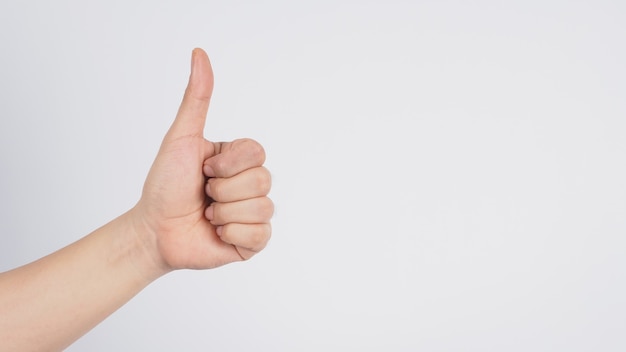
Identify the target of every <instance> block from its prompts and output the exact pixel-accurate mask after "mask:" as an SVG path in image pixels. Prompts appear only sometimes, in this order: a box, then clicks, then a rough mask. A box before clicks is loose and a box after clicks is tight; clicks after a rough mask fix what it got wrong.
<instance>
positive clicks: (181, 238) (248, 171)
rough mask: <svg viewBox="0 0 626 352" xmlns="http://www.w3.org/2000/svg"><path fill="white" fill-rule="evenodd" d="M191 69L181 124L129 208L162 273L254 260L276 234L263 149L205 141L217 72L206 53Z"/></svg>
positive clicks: (197, 53)
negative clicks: (207, 117) (271, 219)
mask: <svg viewBox="0 0 626 352" xmlns="http://www.w3.org/2000/svg"><path fill="white" fill-rule="evenodd" d="M191 66H192V67H191V75H190V78H189V83H188V86H187V89H186V91H185V95H184V97H183V101H182V103H181V105H180V108H179V110H178V114H177V116H176V119H175V120H174V123H173V124H172V126H171V127H170V130H169V131H168V133H167V134H166V136H165V138H164V140H163V143H162V144H161V148H160V150H159V152H158V154H157V157H156V160H155V161H154V164H153V165H152V168H151V169H150V172H149V174H148V177H147V179H146V182H145V185H144V189H143V194H142V197H141V199H140V201H139V202H138V204H137V205H136V206H135V207H134V208H133V209H132V210H131V213H132V217H133V219H134V221H133V223H134V224H135V225H134V226H135V228H136V232H137V233H139V234H141V235H140V236H141V241H142V242H143V244H145V247H146V248H147V250H148V251H150V253H149V254H150V255H151V256H152V257H153V258H154V261H155V264H156V265H157V267H158V268H160V270H161V271H162V272H167V271H170V270H173V269H183V268H189V269H208V268H214V267H217V266H220V265H224V264H227V263H230V262H234V261H239V260H245V259H249V258H250V257H252V256H253V255H254V254H256V253H257V252H259V251H260V250H261V249H263V248H264V247H265V245H266V243H267V241H268V240H269V238H270V233H271V227H270V223H269V221H270V218H271V216H272V213H273V203H272V201H271V200H270V199H269V198H267V194H268V192H269V190H270V184H271V181H270V174H269V172H268V171H267V170H266V169H265V168H264V167H263V166H262V165H263V163H264V162H265V152H264V150H263V147H261V145H260V144H259V143H257V142H255V141H253V140H251V139H240V140H235V141H233V142H221V143H213V142H209V141H207V140H206V139H204V136H203V131H204V125H205V120H206V114H207V111H208V108H209V102H210V99H211V93H212V91H213V71H212V69H211V64H210V62H209V58H208V56H207V55H206V53H205V52H204V51H202V50H201V49H195V50H194V51H193V54H192V65H191ZM161 274H162V273H161Z"/></svg>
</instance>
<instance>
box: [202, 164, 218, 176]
mask: <svg viewBox="0 0 626 352" xmlns="http://www.w3.org/2000/svg"><path fill="white" fill-rule="evenodd" d="M202 171H203V172H204V175H205V176H206V177H215V171H213V168H212V167H211V166H209V165H206V164H205V165H204V166H203V167H202Z"/></svg>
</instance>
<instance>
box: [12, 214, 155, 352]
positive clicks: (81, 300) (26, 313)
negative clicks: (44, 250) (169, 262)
mask: <svg viewBox="0 0 626 352" xmlns="http://www.w3.org/2000/svg"><path fill="white" fill-rule="evenodd" d="M131 221H132V219H131V217H130V216H128V213H127V214H124V215H122V216H120V217H119V218H117V219H115V220H113V221H111V222H110V223H108V224H106V225H104V226H103V227H101V228H99V229H98V230H96V231H94V232H93V233H91V234H90V235H88V236H86V237H84V238H83V239H81V240H79V241H77V242H75V243H73V244H71V245H69V246H67V247H65V248H63V249H61V250H59V251H57V252H55V253H53V254H51V255H49V256H47V257H44V258H42V259H40V260H38V261H36V262H33V263H30V264H28V265H25V266H23V267H20V268H17V269H14V270H12V271H9V272H6V273H3V274H0V351H56V350H62V349H63V348H65V347H67V346H68V345H70V344H71V343H72V342H73V341H75V340H76V339H78V338H79V337H80V336H82V335H83V334H84V333H86V332H87V331H89V330H90V329H92V328H93V327H94V326H95V325H97V324H98V323H99V322H100V321H102V320H103V319H105V318H106V317H107V316H109V315H110V314H111V313H113V312H114V311H115V310H116V309H118V308H119V307H120V306H122V305H123V304H124V303H126V302H127V301H128V300H129V299H131V298H132V297H133V296H134V295H136V294H137V293H138V292H139V291H140V290H142V289H143V288H144V287H146V286H147V285H148V284H149V283H150V282H151V281H152V280H154V279H156V278H157V277H158V276H159V275H160V274H162V272H159V271H158V270H153V266H152V264H153V263H151V262H150V261H151V258H150V257H149V253H148V251H147V250H146V246H145V244H144V243H142V241H141V240H140V238H139V236H137V234H136V232H135V231H134V227H133V226H132V223H131Z"/></svg>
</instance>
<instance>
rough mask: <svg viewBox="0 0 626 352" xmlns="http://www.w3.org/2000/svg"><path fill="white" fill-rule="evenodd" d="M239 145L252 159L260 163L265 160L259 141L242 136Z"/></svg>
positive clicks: (263, 150)
mask: <svg viewBox="0 0 626 352" xmlns="http://www.w3.org/2000/svg"><path fill="white" fill-rule="evenodd" d="M241 145H242V147H243V148H244V149H245V150H246V153H247V154H249V155H250V156H251V157H252V159H253V160H254V161H256V162H258V163H261V164H263V163H264V162H265V149H264V148H263V146H262V145H261V144H260V143H259V142H257V141H255V140H254V139H251V138H244V139H241Z"/></svg>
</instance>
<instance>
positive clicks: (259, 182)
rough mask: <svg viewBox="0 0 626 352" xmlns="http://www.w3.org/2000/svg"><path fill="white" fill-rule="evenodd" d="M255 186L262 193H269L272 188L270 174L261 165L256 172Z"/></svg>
mask: <svg viewBox="0 0 626 352" xmlns="http://www.w3.org/2000/svg"><path fill="white" fill-rule="evenodd" d="M255 186H256V188H257V189H258V190H259V191H261V192H262V193H263V194H267V193H269V191H270V189H271V188H272V176H271V175H270V172H269V171H267V169H266V168H264V167H261V168H260V171H259V172H257V173H256V180H255Z"/></svg>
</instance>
